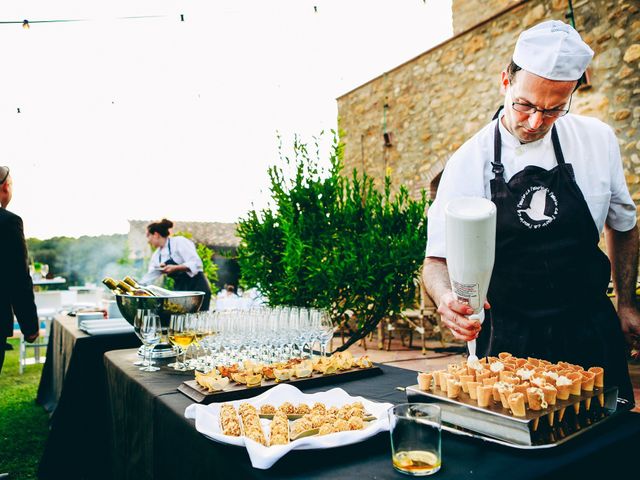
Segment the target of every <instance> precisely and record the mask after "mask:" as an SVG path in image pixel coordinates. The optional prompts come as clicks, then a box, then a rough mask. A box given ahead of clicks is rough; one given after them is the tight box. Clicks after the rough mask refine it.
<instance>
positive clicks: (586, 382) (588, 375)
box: [581, 372, 596, 410]
mask: <svg viewBox="0 0 640 480" xmlns="http://www.w3.org/2000/svg"><path fill="white" fill-rule="evenodd" d="M595 379H596V374H595V373H593V372H582V385H581V387H582V391H584V392H593V384H594V382H595ZM584 408H586V409H587V410H589V409H590V408H591V397H589V398H585V400H584Z"/></svg>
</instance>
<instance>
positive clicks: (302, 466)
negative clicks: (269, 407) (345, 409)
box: [105, 351, 640, 479]
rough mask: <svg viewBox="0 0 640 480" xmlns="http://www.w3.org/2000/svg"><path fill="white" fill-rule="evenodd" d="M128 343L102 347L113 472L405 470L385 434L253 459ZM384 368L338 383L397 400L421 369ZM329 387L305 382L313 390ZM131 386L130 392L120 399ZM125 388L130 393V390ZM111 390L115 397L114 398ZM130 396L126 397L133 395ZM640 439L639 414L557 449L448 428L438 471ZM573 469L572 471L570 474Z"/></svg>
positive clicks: (604, 463)
mask: <svg viewBox="0 0 640 480" xmlns="http://www.w3.org/2000/svg"><path fill="white" fill-rule="evenodd" d="M130 360H131V352H130V351H121V352H110V353H108V354H106V355H105V364H106V368H107V372H108V379H109V388H110V395H111V402H112V409H113V419H114V428H116V432H115V433H114V442H115V443H114V445H115V450H116V454H117V456H116V463H117V464H119V466H118V471H117V472H118V474H117V475H116V476H115V477H114V478H118V479H125V478H154V479H165V478H166V479H175V478H238V479H245V478H269V479H281V478H287V479H288V478H299V479H316V478H317V479H320V478H322V479H340V478H344V479H347V478H348V479H360V478H406V477H405V476H403V475H401V474H399V473H397V472H395V471H394V470H393V468H392V466H391V460H390V446H389V434H388V433H386V432H385V433H381V434H379V435H377V436H375V437H373V438H371V439H369V440H367V441H365V442H362V443H360V444H356V445H351V446H346V447H341V448H336V449H331V450H324V451H318V450H308V451H293V452H290V453H289V454H287V455H286V456H285V457H284V458H282V459H281V460H279V461H278V462H277V463H276V464H275V465H274V466H273V467H272V468H271V469H269V470H256V469H253V468H252V467H251V464H250V462H249V458H248V456H247V454H246V451H245V450H244V449H243V448H238V447H231V446H226V445H222V444H219V443H215V442H213V441H211V440H208V439H207V438H205V437H204V436H203V435H201V434H199V433H198V432H197V431H196V430H195V427H194V422H193V421H192V420H187V419H185V418H184V410H185V408H186V407H187V406H188V405H189V404H190V403H192V401H191V400H190V399H189V398H188V397H186V396H184V395H182V394H181V393H179V392H176V391H175V388H176V387H177V386H178V385H179V383H180V382H181V381H182V380H184V379H185V378H191V375H188V374H187V375H185V374H176V373H173V372H171V373H170V372H168V371H165V369H163V370H162V371H160V372H155V373H147V374H144V372H138V371H136V370H135V369H134V368H132V367H131V366H130ZM382 369H383V372H384V374H383V375H381V376H376V377H371V378H366V379H360V380H353V381H350V382H343V383H336V384H335V385H333V386H339V387H341V388H343V389H344V390H346V391H347V392H349V393H350V394H353V395H362V396H364V397H366V398H369V399H371V400H376V401H386V402H392V403H400V402H404V401H406V397H405V394H404V393H403V392H399V391H397V390H396V389H395V387H396V386H406V385H411V384H415V382H416V374H415V372H412V371H408V370H404V369H399V368H394V367H387V366H382ZM326 389H327V387H326V386H323V387H318V388H308V389H304V388H302V390H304V391H306V392H310V393H311V392H315V391H321V390H326ZM123 392H124V393H125V394H127V393H126V392H129V393H130V394H131V395H130V396H129V399H128V400H127V401H122V400H119V399H120V396H121V395H122V394H123ZM127 395H129V394H127ZM114 397H115V398H114ZM127 402H128V403H127ZM639 441H640V415H638V414H632V413H628V414H624V415H622V416H621V417H620V418H619V419H618V420H613V419H612V420H611V421H610V423H609V424H608V425H607V424H603V425H602V426H601V427H600V428H598V429H594V430H593V431H592V432H586V433H584V434H583V435H582V437H581V438H576V439H574V440H573V441H571V442H568V443H567V444H564V445H560V446H558V447H555V448H552V449H545V450H536V451H523V450H517V449H512V448H508V447H502V446H500V445H496V444H492V443H485V442H482V441H479V440H475V439H469V438H464V437H460V436H457V435H453V434H450V433H447V432H443V443H442V451H443V467H442V470H441V471H440V472H439V473H438V474H437V476H438V478H451V479H453V478H474V477H477V478H500V477H504V478H518V479H527V478H556V477H557V478H560V477H564V478H566V479H568V478H575V476H576V475H578V474H579V475H583V476H584V475H586V478H591V477H592V475H594V474H595V473H596V472H597V473H599V474H609V475H610V474H612V473H617V472H621V471H629V469H630V468H633V466H634V465H635V459H634V452H635V451H636V450H637V445H638V442H639ZM565 475H568V476H565Z"/></svg>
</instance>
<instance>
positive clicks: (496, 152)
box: [491, 110, 504, 178]
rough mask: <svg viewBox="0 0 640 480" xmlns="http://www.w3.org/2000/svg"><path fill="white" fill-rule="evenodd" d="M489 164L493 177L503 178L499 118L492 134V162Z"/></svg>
mask: <svg viewBox="0 0 640 480" xmlns="http://www.w3.org/2000/svg"><path fill="white" fill-rule="evenodd" d="M498 111H500V110H498ZM491 166H492V168H491V171H492V172H493V173H494V174H495V178H503V176H502V174H503V173H504V165H502V136H501V135H500V119H498V120H497V121H496V130H495V134H494V135H493V162H491Z"/></svg>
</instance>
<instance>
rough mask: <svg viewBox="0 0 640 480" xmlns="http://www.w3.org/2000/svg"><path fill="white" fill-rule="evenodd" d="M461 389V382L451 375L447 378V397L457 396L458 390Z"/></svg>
mask: <svg viewBox="0 0 640 480" xmlns="http://www.w3.org/2000/svg"><path fill="white" fill-rule="evenodd" d="M461 390H462V384H461V383H460V382H459V381H457V380H456V379H455V378H453V377H449V378H447V397H448V398H458V395H460V391H461Z"/></svg>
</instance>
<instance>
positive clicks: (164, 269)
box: [162, 265, 183, 274]
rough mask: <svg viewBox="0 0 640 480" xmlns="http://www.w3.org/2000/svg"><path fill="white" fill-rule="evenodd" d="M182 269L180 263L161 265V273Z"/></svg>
mask: <svg viewBox="0 0 640 480" xmlns="http://www.w3.org/2000/svg"><path fill="white" fill-rule="evenodd" d="M181 270H183V268H182V265H165V266H163V267H162V273H165V274H171V273H173V272H179V271H181Z"/></svg>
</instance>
